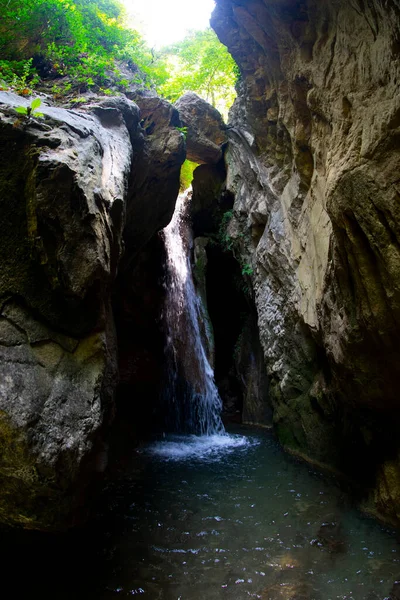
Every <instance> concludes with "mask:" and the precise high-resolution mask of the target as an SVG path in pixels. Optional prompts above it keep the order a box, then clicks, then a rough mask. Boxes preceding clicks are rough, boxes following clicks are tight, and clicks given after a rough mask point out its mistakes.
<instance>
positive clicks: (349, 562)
mask: <svg viewBox="0 0 400 600" xmlns="http://www.w3.org/2000/svg"><path fill="white" fill-rule="evenodd" d="M141 455H142V458H143V461H144V463H145V464H146V467H145V469H144V471H143V472H142V474H141V475H140V477H139V478H138V479H136V483H135V485H134V488H133V489H132V492H133V493H132V502H131V503H130V504H129V505H125V507H124V510H123V514H120V515H119V517H120V518H121V519H122V520H123V522H124V524H123V526H122V527H121V528H120V530H119V531H118V532H115V534H114V535H113V536H112V545H113V547H114V548H115V555H114V556H113V557H111V559H110V563H109V569H108V571H107V573H106V577H105V579H104V581H103V586H104V587H103V591H102V592H101V594H100V595H98V596H97V597H98V598H107V599H108V598H110V599H111V598H114V597H117V596H119V597H128V596H131V595H144V596H147V597H149V598H152V599H160V600H161V599H162V600H164V599H165V600H172V599H174V600H178V599H181V600H200V599H201V600H205V599H207V600H213V599H220V598H229V599H245V598H263V599H264V600H265V599H269V598H271V599H275V598H292V597H296V598H298V599H302V598H308V599H310V600H319V599H321V600H330V599H332V600H333V599H337V598H340V599H351V598H353V599H354V600H363V599H367V600H372V599H373V598H379V599H380V600H382V599H383V598H385V597H387V596H388V595H389V592H390V589H391V587H392V585H393V583H394V581H395V580H396V578H397V577H398V576H399V574H400V565H399V559H400V554H399V552H400V550H399V545H398V543H397V541H396V538H395V536H394V534H393V532H390V531H388V530H386V529H385V528H383V527H381V526H380V525H379V524H378V523H376V522H374V521H372V520H370V519H366V518H364V517H362V515H361V514H360V513H358V512H357V511H356V510H354V509H352V508H351V506H350V505H349V499H348V498H347V496H346V495H345V494H344V493H342V492H341V491H340V489H339V487H338V486H337V485H336V484H335V482H334V481H332V480H331V479H330V478H326V477H323V476H321V474H318V473H316V472H314V471H313V470H312V469H310V468H309V467H308V466H307V465H304V464H299V463H297V462H296V461H295V460H294V459H292V458H291V457H288V456H286V455H285V454H283V453H282V451H281V450H280V448H279V447H278V446H277V444H276V442H275V441H274V438H273V436H272V434H270V433H268V432H265V433H264V432H261V433H258V434H250V435H246V436H242V435H231V436H211V437H210V438H208V439H207V438H200V439H199V438H196V437H194V436H186V437H184V436H175V437H173V438H170V439H167V440H164V441H161V442H160V441H159V442H156V443H154V444H152V445H150V446H148V447H147V448H144V449H142V450H141ZM126 485H127V486H128V487H129V482H128V481H126ZM120 525H121V522H120ZM111 566H112V569H110V567H111ZM399 578H400V577H399ZM295 593H296V594H297V595H295V596H294V594H295Z"/></svg>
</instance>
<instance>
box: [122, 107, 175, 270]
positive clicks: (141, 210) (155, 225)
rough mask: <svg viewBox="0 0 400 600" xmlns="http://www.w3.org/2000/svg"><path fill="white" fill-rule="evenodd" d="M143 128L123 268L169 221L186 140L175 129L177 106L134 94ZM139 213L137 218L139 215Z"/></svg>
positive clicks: (133, 184)
mask: <svg viewBox="0 0 400 600" xmlns="http://www.w3.org/2000/svg"><path fill="white" fill-rule="evenodd" d="M135 99H136V101H137V103H138V106H139V108H140V119H141V121H140V122H141V125H142V127H143V129H144V146H143V149H142V152H141V153H140V154H138V156H137V157H136V160H135V168H134V170H133V172H132V179H131V186H130V192H129V194H128V202H127V217H126V225H125V231H124V240H125V245H126V255H125V257H124V260H123V265H122V268H125V267H126V266H127V264H128V263H129V262H130V261H131V260H132V259H133V258H134V257H135V255H136V253H137V252H138V251H139V250H140V248H142V247H143V246H144V245H145V243H146V242H147V241H148V240H149V239H150V237H151V235H152V234H153V233H154V231H157V230H159V229H162V228H163V227H165V226H166V225H168V223H169V222H170V220H171V218H172V215H173V213H174V208H175V200H176V198H177V196H178V193H179V175H180V169H181V165H182V163H183V161H184V160H185V157H186V153H185V140H184V136H183V135H182V133H181V132H180V131H179V130H178V129H177V126H179V125H180V121H179V115H178V112H177V110H176V109H175V108H174V107H173V106H172V105H171V104H169V102H167V101H166V100H162V99H160V98H158V97H152V96H136V97H135ZM138 215H140V218H139V219H138Z"/></svg>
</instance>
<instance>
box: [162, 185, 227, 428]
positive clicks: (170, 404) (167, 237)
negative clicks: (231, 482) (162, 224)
mask: <svg viewBox="0 0 400 600" xmlns="http://www.w3.org/2000/svg"><path fill="white" fill-rule="evenodd" d="M189 198H190V192H188V191H187V192H185V193H183V194H180V195H179V197H178V200H177V203H176V209H175V213H174V216H173V218H172V221H171V223H170V224H169V225H168V227H166V228H165V229H164V231H163V235H164V241H165V249H166V269H167V275H166V299H165V306H164V322H165V328H166V333H167V341H166V348H165V353H166V365H167V377H166V384H165V388H164V392H163V402H164V405H165V406H166V410H167V417H166V420H167V424H168V425H169V428H170V429H172V430H173V431H175V432H181V433H195V434H200V435H212V434H216V433H222V432H223V431H224V427H223V425H222V421H221V417H220V412H221V408H222V402H221V399H220V397H219V394H218V390H217V388H216V385H215V383H214V372H213V369H212V367H211V365H210V362H209V360H208V357H207V351H206V340H205V335H206V334H205V333H204V332H205V331H206V329H207V328H206V327H205V326H204V323H202V317H201V314H202V310H201V308H202V307H201V299H200V296H199V294H197V292H196V288H195V285H194V282H193V276H192V269H191V263H190V255H191V251H192V247H193V237H192V230H191V226H190V223H189V218H188V214H187V213H188V204H189ZM202 334H203V335H202Z"/></svg>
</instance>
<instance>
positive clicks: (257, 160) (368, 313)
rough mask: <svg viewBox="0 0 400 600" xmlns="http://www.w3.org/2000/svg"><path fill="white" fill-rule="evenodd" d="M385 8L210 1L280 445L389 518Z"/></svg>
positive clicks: (244, 248)
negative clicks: (225, 61)
mask: <svg viewBox="0 0 400 600" xmlns="http://www.w3.org/2000/svg"><path fill="white" fill-rule="evenodd" d="M399 23H400V5H399V3H398V2H397V1H392V0H390V1H387V2H382V1H380V0H365V1H364V0H354V1H352V2H344V1H342V0H337V1H335V2H333V1H323V2H320V1H314V0H309V1H304V2H303V1H296V0H264V1H263V0H250V1H244V0H217V6H216V9H215V11H214V14H213V17H212V26H213V27H214V29H215V30H216V32H217V34H218V36H219V37H220V39H221V41H222V42H223V43H225V44H226V45H227V46H228V49H229V51H230V52H231V53H232V55H233V57H234V58H235V60H236V61H237V63H238V65H239V67H240V70H241V82H240V86H239V88H240V94H239V99H238V100H237V102H236V104H235V106H234V108H233V110H232V112H231V124H232V125H234V129H233V130H232V131H231V132H230V143H229V147H228V151H227V157H226V162H227V166H228V177H227V188H228V190H230V191H232V192H233V193H234V194H235V205H234V218H233V219H232V221H231V223H230V226H229V230H230V234H231V236H232V237H233V238H234V239H235V240H236V242H235V243H236V249H237V252H240V255H241V260H242V262H243V263H246V264H249V265H250V266H251V268H252V269H253V274H252V285H253V289H254V293H255V301H256V306H257V312H258V324H259V330H260V338H261V343H262V346H263V349H264V357H265V361H266V366H267V370H268V374H269V379H270V395H271V399H272V402H273V404H274V421H275V425H276V427H277V431H278V433H279V436H280V438H281V440H282V442H283V443H284V444H285V445H286V446H287V447H290V448H291V449H293V450H295V451H297V452H299V453H302V454H304V455H306V456H307V457H309V458H312V459H314V460H317V461H321V462H324V463H328V464H330V465H334V466H335V467H337V468H339V469H341V470H342V471H345V472H347V473H348V474H351V475H352V476H355V477H357V478H358V479H361V480H362V481H363V483H364V484H365V486H366V487H367V488H368V489H369V490H370V492H369V500H368V506H369V508H370V509H371V510H373V511H374V512H376V513H378V514H380V515H381V516H382V515H383V516H384V517H385V518H387V519H389V520H392V522H396V523H398V519H399V517H400V509H399V506H400V462H399V459H398V456H399V443H398V434H397V432H398V426H399V424H400V419H399V392H398V387H399V371H400V369H399V366H400V352H399V344H398V337H399V319H400V313H399V308H400V246H399V241H400V212H399V200H400V188H399V173H400V145H399V141H400V94H399V91H400V90H399V86H400V56H399V51H400V30H399Z"/></svg>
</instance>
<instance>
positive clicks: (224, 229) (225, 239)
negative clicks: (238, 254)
mask: <svg viewBox="0 0 400 600" xmlns="http://www.w3.org/2000/svg"><path fill="white" fill-rule="evenodd" d="M232 217H233V211H232V210H227V211H226V212H224V214H223V215H222V218H221V222H220V225H219V229H218V242H219V243H220V245H221V246H222V248H223V249H224V250H225V251H227V252H233V239H232V238H231V236H230V235H229V233H228V225H229V223H230V220H231V219H232Z"/></svg>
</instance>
